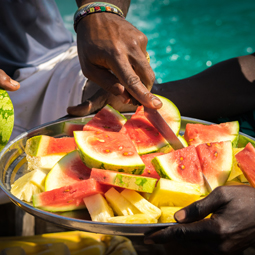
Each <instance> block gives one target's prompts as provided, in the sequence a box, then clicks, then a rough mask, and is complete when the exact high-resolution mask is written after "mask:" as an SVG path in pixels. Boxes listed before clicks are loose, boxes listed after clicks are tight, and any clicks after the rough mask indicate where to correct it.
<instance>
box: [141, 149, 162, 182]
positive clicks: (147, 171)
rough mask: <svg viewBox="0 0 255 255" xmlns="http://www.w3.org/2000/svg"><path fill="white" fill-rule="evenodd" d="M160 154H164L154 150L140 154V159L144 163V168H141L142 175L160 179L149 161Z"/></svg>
mask: <svg viewBox="0 0 255 255" xmlns="http://www.w3.org/2000/svg"><path fill="white" fill-rule="evenodd" d="M160 155H164V153H163V152H155V153H150V154H144V155H141V156H140V157H141V159H142V161H143V163H144V164H145V169H144V170H143V173H142V176H147V177H151V178H156V179H158V180H159V179H160V176H159V174H158V173H157V171H156V169H155V168H154V166H153V165H152V163H151V161H152V160H153V159H154V158H155V157H157V156H160Z"/></svg>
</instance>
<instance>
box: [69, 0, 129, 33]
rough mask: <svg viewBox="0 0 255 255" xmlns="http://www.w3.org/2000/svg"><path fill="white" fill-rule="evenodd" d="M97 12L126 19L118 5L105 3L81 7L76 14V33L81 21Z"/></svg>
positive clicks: (94, 3)
mask: <svg viewBox="0 0 255 255" xmlns="http://www.w3.org/2000/svg"><path fill="white" fill-rule="evenodd" d="M97 12H109V13H114V14H117V15H119V16H120V17H122V18H125V16H124V14H123V12H122V10H121V9H120V8H119V7H117V6H116V5H113V4H109V3H105V2H93V3H89V4H85V5H83V6H81V7H80V8H79V9H78V10H77V11H76V12H75V14H74V18H73V19H74V30H75V32H76V27H77V24H78V23H79V21H80V20H81V19H82V18H84V17H86V16H88V15H89V14H92V13H97Z"/></svg>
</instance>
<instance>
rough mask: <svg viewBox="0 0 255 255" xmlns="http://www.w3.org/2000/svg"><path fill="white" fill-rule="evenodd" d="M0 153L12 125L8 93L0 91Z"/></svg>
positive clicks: (12, 112) (9, 134) (12, 117)
mask: <svg viewBox="0 0 255 255" xmlns="http://www.w3.org/2000/svg"><path fill="white" fill-rule="evenodd" d="M0 112H1V115H0V151H1V150H2V149H3V148H4V146H5V145H6V144H7V143H8V141H9V139H10V137H11V134H12V130H13V125H14V109H13V104H12V101H11V99H10V97H9V95H8V93H7V92H6V91H5V90H3V89H0Z"/></svg>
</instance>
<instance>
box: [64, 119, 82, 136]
mask: <svg viewBox="0 0 255 255" xmlns="http://www.w3.org/2000/svg"><path fill="white" fill-rule="evenodd" d="M83 127H84V123H83V122H81V121H75V120H74V121H66V122H64V128H63V132H64V133H65V134H66V135H67V136H70V137H73V131H81V130H83Z"/></svg>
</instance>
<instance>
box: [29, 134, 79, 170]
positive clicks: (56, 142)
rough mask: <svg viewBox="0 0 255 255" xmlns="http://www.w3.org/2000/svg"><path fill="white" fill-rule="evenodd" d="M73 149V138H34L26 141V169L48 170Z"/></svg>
mask: <svg viewBox="0 0 255 255" xmlns="http://www.w3.org/2000/svg"><path fill="white" fill-rule="evenodd" d="M75 149H76V144H75V141H74V138H73V137H63V138H54V137H50V136H47V135H39V136H34V137H32V138H30V139H28V140H27V142H26V147H25V152H26V159H27V162H28V169H31V170H32V169H37V168H40V169H45V170H50V169H51V168H52V167H53V166H54V165H55V164H56V163H57V162H58V161H59V160H60V159H61V158H62V157H63V156H65V155H66V154H67V153H68V152H70V151H73V150H75Z"/></svg>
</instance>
